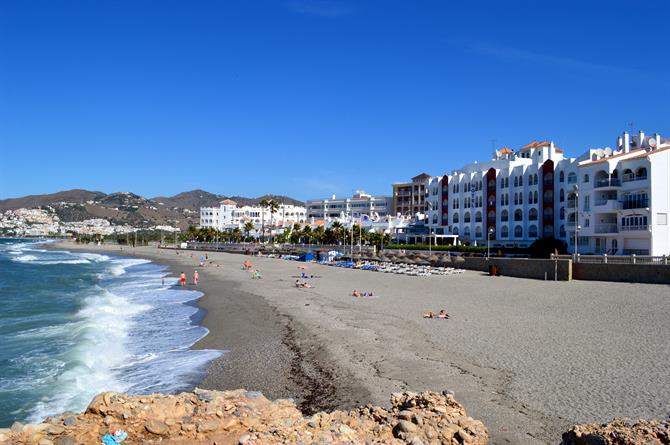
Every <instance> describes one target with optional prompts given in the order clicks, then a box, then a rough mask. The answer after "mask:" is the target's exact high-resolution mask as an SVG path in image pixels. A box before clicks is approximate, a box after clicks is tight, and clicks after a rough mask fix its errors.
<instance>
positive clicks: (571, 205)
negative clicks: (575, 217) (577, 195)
mask: <svg viewBox="0 0 670 445" xmlns="http://www.w3.org/2000/svg"><path fill="white" fill-rule="evenodd" d="M576 207H577V201H576V200H574V199H568V208H569V209H574V208H576Z"/></svg>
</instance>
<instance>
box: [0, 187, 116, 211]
mask: <svg viewBox="0 0 670 445" xmlns="http://www.w3.org/2000/svg"><path fill="white" fill-rule="evenodd" d="M103 196H105V194H104V193H102V192H92V191H89V190H81V189H74V190H65V191H62V192H57V193H51V194H48V195H30V196H24V197H22V198H11V199H2V200H0V211H5V210H15V209H20V208H26V209H28V208H33V207H40V206H46V205H51V204H56V203H59V202H69V203H76V204H83V203H85V202H86V201H91V200H95V199H96V198H101V197H103Z"/></svg>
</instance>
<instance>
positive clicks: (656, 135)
mask: <svg viewBox="0 0 670 445" xmlns="http://www.w3.org/2000/svg"><path fill="white" fill-rule="evenodd" d="M654 139H656V148H658V147H660V146H661V135H660V134H658V133H654Z"/></svg>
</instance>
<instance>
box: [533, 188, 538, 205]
mask: <svg viewBox="0 0 670 445" xmlns="http://www.w3.org/2000/svg"><path fill="white" fill-rule="evenodd" d="M533 197H534V198H535V204H537V190H535V191H534V192H533Z"/></svg>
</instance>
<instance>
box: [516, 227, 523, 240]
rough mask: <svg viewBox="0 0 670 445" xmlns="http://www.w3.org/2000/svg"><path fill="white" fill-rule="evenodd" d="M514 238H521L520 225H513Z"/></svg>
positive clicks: (521, 229) (521, 230)
mask: <svg viewBox="0 0 670 445" xmlns="http://www.w3.org/2000/svg"><path fill="white" fill-rule="evenodd" d="M514 238H523V228H522V227H521V226H516V227H514Z"/></svg>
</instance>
